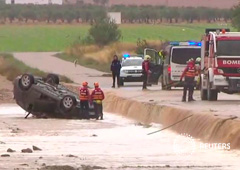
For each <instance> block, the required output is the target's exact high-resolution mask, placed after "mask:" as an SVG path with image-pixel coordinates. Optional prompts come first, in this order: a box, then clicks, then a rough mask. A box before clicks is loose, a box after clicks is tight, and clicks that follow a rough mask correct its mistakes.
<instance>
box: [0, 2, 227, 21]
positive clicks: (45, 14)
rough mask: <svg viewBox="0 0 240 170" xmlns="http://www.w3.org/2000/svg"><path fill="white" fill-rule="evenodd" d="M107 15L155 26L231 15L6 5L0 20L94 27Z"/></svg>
mask: <svg viewBox="0 0 240 170" xmlns="http://www.w3.org/2000/svg"><path fill="white" fill-rule="evenodd" d="M107 11H111V12H112V11H116V12H121V13H122V21H123V22H125V23H156V22H169V23H172V22H179V21H187V22H189V23H192V22H193V21H203V20H204V21H208V22H214V21H217V20H221V19H223V20H225V21H228V20H230V19H231V11H230V10H227V9H210V8H192V7H188V8H177V7H164V6H154V7H153V6H123V5H117V6H112V7H109V8H106V7H104V6H101V5H85V4H77V5H41V6H39V5H5V4H0V19H1V20H2V21H6V20H9V21H10V22H13V21H14V20H18V21H22V22H27V21H28V20H37V21H41V22H42V21H47V22H50V21H51V22H57V21H58V20H60V21H62V22H63V21H67V22H68V23H71V22H72V21H74V20H75V21H77V22H84V23H91V22H93V21H94V20H96V19H98V18H104V17H106V15H107Z"/></svg>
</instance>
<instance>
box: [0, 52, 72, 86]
mask: <svg viewBox="0 0 240 170" xmlns="http://www.w3.org/2000/svg"><path fill="white" fill-rule="evenodd" d="M23 73H31V74H33V75H37V76H41V77H45V76H46V75H47V74H48V73H45V72H43V71H40V70H38V69H36V68H32V67H29V66H27V65H25V64H24V63H23V62H21V61H18V60H16V59H15V58H14V57H13V56H12V55H11V54H0V74H1V75H3V76H5V77H6V78H7V79H8V80H10V81H12V80H14V78H15V77H17V76H19V75H21V74H23ZM60 81H63V82H67V83H72V80H70V79H69V78H67V77H65V76H60Z"/></svg>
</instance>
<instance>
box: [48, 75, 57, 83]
mask: <svg viewBox="0 0 240 170" xmlns="http://www.w3.org/2000/svg"><path fill="white" fill-rule="evenodd" d="M46 82H47V83H50V84H56V85H58V84H59V77H58V75H56V74H48V75H47V79H46Z"/></svg>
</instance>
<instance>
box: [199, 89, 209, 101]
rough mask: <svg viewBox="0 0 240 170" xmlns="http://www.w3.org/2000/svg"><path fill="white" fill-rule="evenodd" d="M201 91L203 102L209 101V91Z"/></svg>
mask: <svg viewBox="0 0 240 170" xmlns="http://www.w3.org/2000/svg"><path fill="white" fill-rule="evenodd" d="M200 90H201V99H202V100H207V99H208V96H207V90H205V89H202V88H201V89H200Z"/></svg>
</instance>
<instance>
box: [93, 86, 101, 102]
mask: <svg viewBox="0 0 240 170" xmlns="http://www.w3.org/2000/svg"><path fill="white" fill-rule="evenodd" d="M92 97H93V100H103V92H102V91H101V90H96V89H95V90H94V94H93V96H92Z"/></svg>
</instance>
